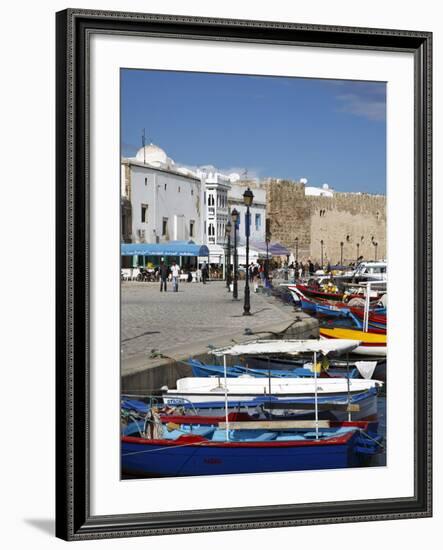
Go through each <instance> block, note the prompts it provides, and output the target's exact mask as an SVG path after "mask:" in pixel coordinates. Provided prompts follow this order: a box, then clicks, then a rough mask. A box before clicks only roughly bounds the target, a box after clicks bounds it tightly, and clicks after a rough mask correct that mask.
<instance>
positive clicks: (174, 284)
mask: <svg viewBox="0 0 443 550" xmlns="http://www.w3.org/2000/svg"><path fill="white" fill-rule="evenodd" d="M171 272H172V290H173V292H178V280H179V278H180V267H179V266H178V265H177V264H176V263H175V262H172V267H171Z"/></svg>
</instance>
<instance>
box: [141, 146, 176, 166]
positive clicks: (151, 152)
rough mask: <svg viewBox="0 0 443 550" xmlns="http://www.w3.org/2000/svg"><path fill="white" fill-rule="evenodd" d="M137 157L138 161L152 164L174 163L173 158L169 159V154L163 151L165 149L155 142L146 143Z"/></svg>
mask: <svg viewBox="0 0 443 550" xmlns="http://www.w3.org/2000/svg"><path fill="white" fill-rule="evenodd" d="M135 158H136V160H137V161H138V162H146V163H147V164H152V165H154V166H159V165H162V164H164V165H167V164H173V162H172V161H171V159H168V155H167V154H166V153H165V152H164V151H163V149H161V148H160V147H157V145H154V144H153V143H150V144H149V145H145V146H144V147H142V148H141V149H139V150H138V151H137V155H136V156H135Z"/></svg>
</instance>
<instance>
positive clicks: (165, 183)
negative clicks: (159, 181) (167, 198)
mask: <svg viewBox="0 0 443 550" xmlns="http://www.w3.org/2000/svg"><path fill="white" fill-rule="evenodd" d="M165 191H166V183H165Z"/></svg>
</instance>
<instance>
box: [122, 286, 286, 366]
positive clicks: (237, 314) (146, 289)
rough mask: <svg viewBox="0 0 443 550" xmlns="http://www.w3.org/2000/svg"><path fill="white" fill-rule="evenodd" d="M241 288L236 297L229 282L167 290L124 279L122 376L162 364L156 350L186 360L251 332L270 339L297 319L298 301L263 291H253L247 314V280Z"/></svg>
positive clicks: (242, 337)
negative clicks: (235, 298)
mask: <svg viewBox="0 0 443 550" xmlns="http://www.w3.org/2000/svg"><path fill="white" fill-rule="evenodd" d="M238 290H239V291H238V295H239V298H240V299H239V300H238V301H233V299H232V294H231V293H228V292H227V289H226V283H225V282H223V281H211V282H208V283H207V284H205V285H204V284H202V283H182V284H180V286H179V291H178V292H172V285H168V291H167V292H166V293H165V292H160V284H159V283H158V284H157V283H139V282H123V283H122V294H121V300H122V308H121V312H122V318H121V351H122V374H123V375H125V374H128V373H130V372H134V371H137V370H140V369H142V368H149V367H151V366H155V365H156V364H157V365H158V364H159V362H161V360H160V361H159V358H158V357H155V354H156V352H157V353H158V352H160V353H162V354H164V355H166V356H168V357H173V358H175V359H184V358H186V357H189V356H190V355H196V354H199V353H205V352H207V351H208V349H209V346H220V345H227V344H229V343H231V342H235V341H239V340H244V339H245V337H246V333H245V330H246V331H247V332H249V331H252V332H253V333H260V334H259V335H258V337H265V336H266V335H267V334H266V331H275V332H279V331H281V330H284V329H285V328H286V327H287V326H288V325H290V324H291V323H293V322H294V320H295V318H296V314H295V313H294V308H293V307H292V305H284V304H283V303H282V302H281V301H280V300H278V299H277V298H274V297H272V296H268V295H266V294H264V293H261V292H260V293H253V292H252V293H251V313H252V315H251V316H243V314H242V313H243V296H244V294H243V292H244V282H239V289H238ZM248 329H249V330H248ZM250 338H252V336H249V339H250ZM153 350H155V351H153Z"/></svg>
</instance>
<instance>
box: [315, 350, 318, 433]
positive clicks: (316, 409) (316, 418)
mask: <svg viewBox="0 0 443 550" xmlns="http://www.w3.org/2000/svg"><path fill="white" fill-rule="evenodd" d="M314 407H315V439H318V396H317V352H316V351H314Z"/></svg>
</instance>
